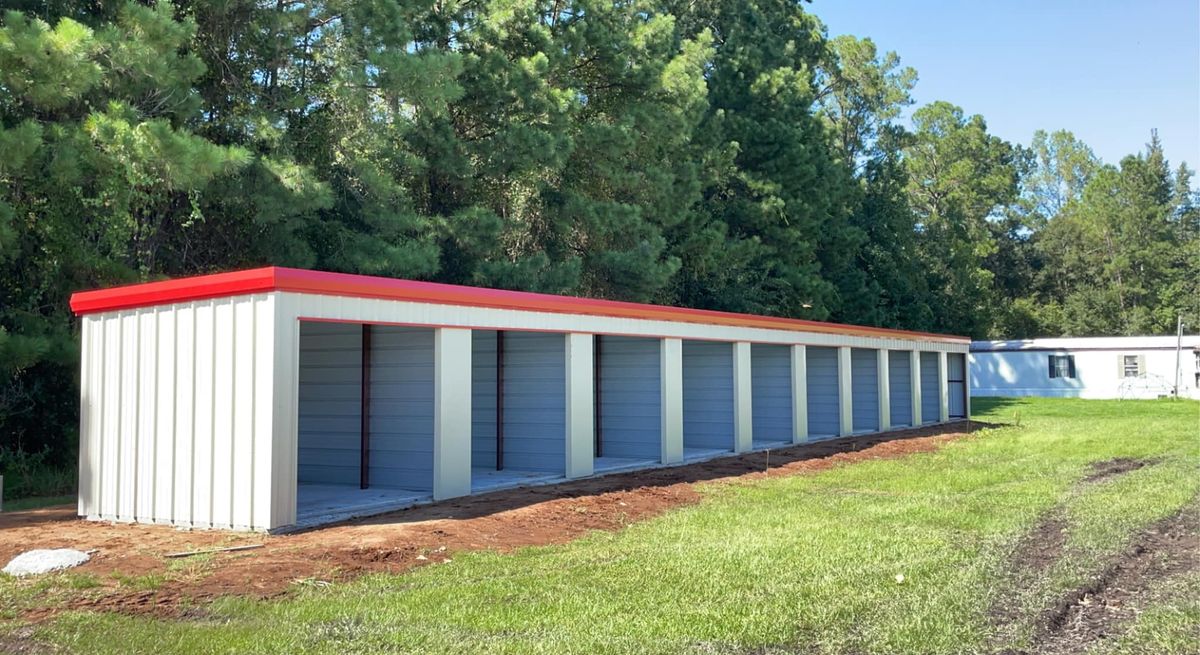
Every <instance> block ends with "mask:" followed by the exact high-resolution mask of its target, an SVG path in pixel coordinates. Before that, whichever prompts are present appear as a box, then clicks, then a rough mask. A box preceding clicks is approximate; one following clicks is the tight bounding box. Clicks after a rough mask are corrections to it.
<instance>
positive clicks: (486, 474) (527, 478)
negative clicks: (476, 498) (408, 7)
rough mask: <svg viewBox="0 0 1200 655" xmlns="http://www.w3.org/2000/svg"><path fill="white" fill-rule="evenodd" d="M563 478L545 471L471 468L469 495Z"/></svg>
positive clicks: (559, 474)
mask: <svg viewBox="0 0 1200 655" xmlns="http://www.w3.org/2000/svg"><path fill="white" fill-rule="evenodd" d="M565 478H566V476H565V475H563V474H562V473H548V472H546V471H521V470H514V469H504V470H502V471H497V470H496V469H489V468H473V469H471V493H473V494H477V493H481V492H484V491H499V490H501V489H512V488H513V487H523V486H526V485H533V484H538V483H545V482H552V481H555V480H563V479H565Z"/></svg>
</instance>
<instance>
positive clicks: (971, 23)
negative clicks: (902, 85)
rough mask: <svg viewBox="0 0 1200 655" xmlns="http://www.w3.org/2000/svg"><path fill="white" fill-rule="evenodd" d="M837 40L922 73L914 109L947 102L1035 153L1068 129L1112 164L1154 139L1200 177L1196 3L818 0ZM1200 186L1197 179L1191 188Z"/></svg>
mask: <svg viewBox="0 0 1200 655" xmlns="http://www.w3.org/2000/svg"><path fill="white" fill-rule="evenodd" d="M807 9H808V10H809V11H811V12H812V13H814V14H816V15H817V16H818V17H819V18H820V19H821V20H822V21H823V22H824V23H825V24H826V25H827V26H828V27H829V34H830V36H836V35H839V34H853V35H855V36H859V37H870V38H871V39H872V40H873V41H874V42H875V44H876V46H877V47H878V48H879V49H880V51H887V50H894V51H895V52H896V53H897V54H898V55H900V59H901V63H902V64H903V65H907V66H912V67H913V68H915V69H917V74H918V76H919V77H920V80H919V81H918V82H917V87H916V89H915V90H914V93H913V96H914V98H915V99H916V101H917V105H916V106H920V105H922V104H925V103H929V102H932V101H934V100H948V101H950V102H953V103H954V104H956V105H958V106H960V107H962V108H963V109H964V110H965V111H966V112H967V113H968V114H982V115H983V117H984V118H985V119H987V123H988V128H989V131H991V132H992V133H993V134H996V135H998V136H1000V137H1002V138H1004V139H1006V140H1009V141H1014V142H1019V143H1022V144H1026V145H1028V143H1029V140H1030V138H1031V137H1032V136H1033V132H1034V130H1037V129H1039V128H1041V129H1045V130H1047V131H1052V130H1057V129H1063V128H1065V129H1068V130H1070V131H1072V132H1074V133H1075V136H1076V137H1078V138H1080V139H1081V140H1083V141H1084V142H1085V143H1087V144H1088V145H1089V146H1091V147H1092V149H1093V150H1094V151H1095V152H1096V154H1097V155H1099V156H1100V158H1101V159H1103V160H1104V161H1105V162H1108V163H1112V164H1115V163H1117V162H1118V161H1120V159H1121V157H1123V156H1125V155H1127V154H1132V153H1134V152H1137V151H1139V150H1142V149H1143V147H1144V145H1145V143H1146V142H1147V141H1148V140H1149V139H1150V130H1151V129H1153V128H1157V129H1158V135H1159V137H1160V138H1161V139H1162V141H1163V145H1164V149H1165V150H1166V154H1167V158H1168V159H1169V160H1170V162H1171V166H1172V168H1174V167H1175V166H1177V165H1178V164H1179V163H1180V161H1187V163H1188V167H1189V168H1191V169H1193V170H1194V169H1196V168H1198V167H1200V1H1198V0H1133V1H1126V2H1116V1H1114V0H1094V1H1092V2H1083V1H1072V0H1044V1H1043V2H1038V1H1036V0H1009V1H1008V2H994V1H987V0H958V1H951V0H890V1H887V0H813V2H812V4H810V5H807ZM1196 184H1197V182H1196V180H1195V179H1193V186H1196Z"/></svg>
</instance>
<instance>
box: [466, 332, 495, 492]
mask: <svg viewBox="0 0 1200 655" xmlns="http://www.w3.org/2000/svg"><path fill="white" fill-rule="evenodd" d="M471 467H472V468H487V469H495V468H496V332H495V331H494V330H472V331H471Z"/></svg>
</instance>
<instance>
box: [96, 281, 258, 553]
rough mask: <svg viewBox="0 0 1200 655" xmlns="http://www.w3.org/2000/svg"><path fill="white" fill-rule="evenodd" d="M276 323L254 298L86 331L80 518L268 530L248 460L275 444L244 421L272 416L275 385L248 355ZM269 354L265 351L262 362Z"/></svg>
mask: <svg viewBox="0 0 1200 655" xmlns="http://www.w3.org/2000/svg"><path fill="white" fill-rule="evenodd" d="M274 312H275V304H274V297H273V296H272V295H269V294H255V295H249V296H238V297H233V298H219V299H214V300H208V301H195V302H189V303H177V304H174V305H163V306H160V307H148V308H141V309H132V310H125V311H119V312H107V313H101V314H94V315H89V316H87V317H86V318H85V319H84V321H83V323H84V327H83V333H82V338H83V342H84V343H83V353H84V357H83V359H82V361H81V367H82V372H81V378H80V380H81V385H80V386H81V390H80V392H81V393H80V399H81V402H82V420H81V422H80V458H81V463H80V494H79V511H80V513H81V514H83V515H85V516H87V517H89V518H100V519H108V520H115V521H140V522H162V523H171V524H174V525H178V526H183V527H201V528H207V527H216V528H235V529H251V528H257V529H268V528H270V527H274V526H272V525H271V523H272V521H274V520H276V517H273V516H272V514H271V508H270V503H271V499H270V496H269V494H267V495H265V496H264V495H263V494H262V493H261V491H262V489H261V488H260V487H258V486H257V485H256V478H257V477H259V476H261V475H262V472H261V471H260V470H259V469H260V467H256V466H255V465H254V451H255V449H256V448H258V447H260V446H261V445H262V444H261V442H262V441H264V440H265V441H267V442H268V443H270V442H271V440H272V439H273V437H274V435H273V433H272V431H271V430H270V429H269V428H270V425H269V422H268V423H267V424H266V427H267V428H268V429H267V430H266V431H265V433H264V432H263V431H260V430H258V429H256V423H255V421H254V420H253V418H254V417H255V416H256V411H255V408H256V406H257V407H266V408H271V407H272V406H273V398H272V396H271V394H273V393H274V390H273V387H274V385H273V384H272V377H273V376H272V370H271V369H268V370H267V371H266V372H265V373H264V372H262V371H260V369H259V366H258V361H257V360H256V358H255V357H253V356H251V350H250V347H251V346H253V345H254V344H256V343H258V338H259V337H261V334H260V332H259V329H260V328H262V329H265V330H268V331H273V330H274V325H275V315H274ZM242 339H244V340H246V341H247V345H246V346H245V347H243V346H242V345H240V344H238V343H237V342H238V341H239V340H242ZM272 344H273V340H271V339H267V340H266V343H265V344H264V346H265V349H266V353H267V354H268V355H270V354H271V353H272V352H273V345H272ZM264 377H265V379H266V381H265V383H264V381H263V378H264ZM264 393H266V394H267V395H266V397H263V394H264ZM259 427H262V424H260V425H259ZM263 470H266V471H268V472H269V471H270V468H269V467H265V468H263ZM252 489H259V492H258V493H255V492H248V491H247V490H252Z"/></svg>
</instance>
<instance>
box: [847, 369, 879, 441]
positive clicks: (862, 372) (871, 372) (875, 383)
mask: <svg viewBox="0 0 1200 655" xmlns="http://www.w3.org/2000/svg"><path fill="white" fill-rule="evenodd" d="M850 388H851V396H850V406H851V409H852V410H853V413H854V426H853V430H854V432H864V431H876V430H878V429H879V352H878V351H876V350H869V349H867V348H851V349H850Z"/></svg>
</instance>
